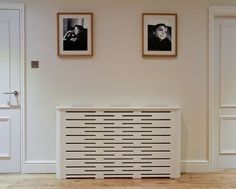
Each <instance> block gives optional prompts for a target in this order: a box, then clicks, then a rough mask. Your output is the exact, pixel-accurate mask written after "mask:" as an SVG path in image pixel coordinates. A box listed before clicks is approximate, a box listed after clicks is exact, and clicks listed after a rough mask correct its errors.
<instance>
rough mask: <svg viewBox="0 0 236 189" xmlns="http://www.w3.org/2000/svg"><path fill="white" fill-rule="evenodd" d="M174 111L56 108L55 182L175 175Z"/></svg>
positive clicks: (177, 115) (177, 169)
mask: <svg viewBox="0 0 236 189" xmlns="http://www.w3.org/2000/svg"><path fill="white" fill-rule="evenodd" d="M180 119H181V118H180V108H179V107H58V108H57V178H59V179H65V178H116V177H118V178H120V177H124V178H146V177H148V178H150V177H170V178H178V177H179V176H180Z"/></svg>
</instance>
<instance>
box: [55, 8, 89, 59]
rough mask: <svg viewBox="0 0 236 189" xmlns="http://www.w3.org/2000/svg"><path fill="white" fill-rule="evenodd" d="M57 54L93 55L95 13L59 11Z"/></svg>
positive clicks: (61, 55)
mask: <svg viewBox="0 0 236 189" xmlns="http://www.w3.org/2000/svg"><path fill="white" fill-rule="evenodd" d="M57 54H58V56H60V57H63V56H92V55H93V13H90V12H89V13H62V12H59V13H57Z"/></svg>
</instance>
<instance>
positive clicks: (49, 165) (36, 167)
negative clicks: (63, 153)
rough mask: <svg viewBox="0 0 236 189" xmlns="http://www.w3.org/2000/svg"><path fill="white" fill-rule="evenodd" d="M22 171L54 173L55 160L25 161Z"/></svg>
mask: <svg viewBox="0 0 236 189" xmlns="http://www.w3.org/2000/svg"><path fill="white" fill-rule="evenodd" d="M22 173H56V161H26V162H24V169H23V171H22Z"/></svg>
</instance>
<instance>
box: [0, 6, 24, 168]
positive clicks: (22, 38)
mask: <svg viewBox="0 0 236 189" xmlns="http://www.w3.org/2000/svg"><path fill="white" fill-rule="evenodd" d="M0 9H2V10H18V11H19V17H20V18H19V19H20V20H19V21H20V24H19V25H20V60H19V62H20V80H21V82H20V89H19V90H20V102H21V105H20V119H21V122H20V140H21V141H20V142H21V145H20V146H21V149H20V162H21V165H20V172H21V173H22V171H23V167H24V158H25V156H24V154H25V153H24V152H25V145H24V144H25V132H24V131H25V116H26V115H25V8H24V4H15V3H0Z"/></svg>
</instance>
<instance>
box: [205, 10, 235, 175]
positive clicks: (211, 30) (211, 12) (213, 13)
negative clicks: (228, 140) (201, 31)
mask: <svg viewBox="0 0 236 189" xmlns="http://www.w3.org/2000/svg"><path fill="white" fill-rule="evenodd" d="M216 16H236V7H235V6H228V7H227V6H226V7H218V6H212V7H210V8H209V60H208V61H209V78H208V79H209V91H208V92H209V104H208V105H209V114H208V116H209V147H208V149H209V154H208V155H209V166H210V167H209V170H211V171H214V170H215V169H214V167H213V137H214V135H213V133H214V130H213V106H214V104H213V86H214V85H213V84H214V83H213V82H214V80H213V66H214V65H213V57H214V52H213V48H214V40H213V37H214V35H213V33H214V28H213V26H214V20H215V17H216Z"/></svg>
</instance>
